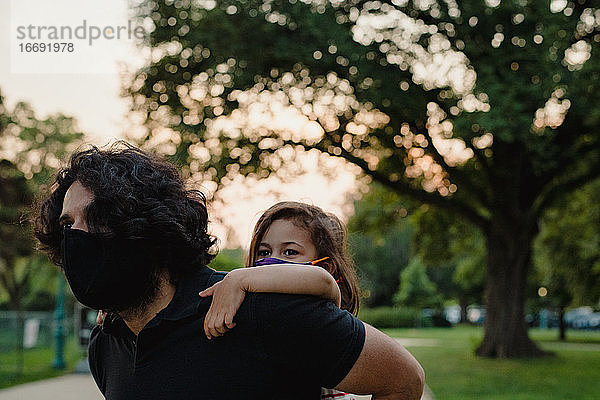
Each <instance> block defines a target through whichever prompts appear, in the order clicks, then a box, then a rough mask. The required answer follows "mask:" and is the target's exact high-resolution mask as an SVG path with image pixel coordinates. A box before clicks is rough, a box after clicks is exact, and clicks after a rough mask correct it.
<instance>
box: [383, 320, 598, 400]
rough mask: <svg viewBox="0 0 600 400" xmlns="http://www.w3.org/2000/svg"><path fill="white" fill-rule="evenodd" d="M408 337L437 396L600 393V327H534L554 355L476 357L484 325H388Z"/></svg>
mask: <svg viewBox="0 0 600 400" xmlns="http://www.w3.org/2000/svg"><path fill="white" fill-rule="evenodd" d="M385 332H386V333H387V334H388V335H390V336H392V337H396V338H401V339H405V340H406V347H407V348H408V349H409V350H410V352H411V353H412V354H413V355H414V356H415V357H416V358H417V359H418V360H419V361H420V362H421V365H422V366H423V368H424V369H425V373H426V375H427V378H426V380H427V385H428V386H429V387H430V388H431V390H432V391H433V393H434V395H435V397H436V399H439V400H453V399H457V400H458V399H494V400H504V399H506V400H508V399H510V400H554V399H569V400H571V399H581V400H582V399H590V400H591V399H594V400H596V399H600V332H598V331H597V332H589V331H583V332H581V331H567V342H565V343H561V342H559V341H558V340H557V337H558V331H557V330H555V329H552V330H539V329H532V330H531V331H530V335H531V337H532V338H533V339H534V340H535V341H536V342H537V343H538V344H539V345H540V346H541V347H542V348H543V349H546V350H551V351H553V352H555V356H553V357H544V358H539V359H518V360H491V359H482V358H478V357H475V355H474V349H475V347H476V346H477V344H478V343H479V341H480V340H481V338H482V337H483V329H482V328H479V327H469V326H458V327H454V328H447V329H445V328H429V329H388V330H385Z"/></svg>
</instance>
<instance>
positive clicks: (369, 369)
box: [35, 143, 424, 400]
mask: <svg viewBox="0 0 600 400" xmlns="http://www.w3.org/2000/svg"><path fill="white" fill-rule="evenodd" d="M207 224H208V215H207V211H206V206H205V199H204V197H203V196H202V194H201V193H199V192H197V191H189V190H186V189H185V187H184V184H183V181H182V179H181V178H180V176H179V174H178V171H177V170H176V169H175V168H174V167H173V166H172V165H171V164H169V163H167V162H165V161H164V160H161V159H159V158H157V157H154V156H151V155H149V154H146V153H144V152H142V151H141V150H139V149H136V148H134V147H132V146H130V145H127V144H126V143H118V144H116V145H114V146H112V147H110V148H107V149H98V148H96V147H91V148H89V149H87V150H83V151H79V152H76V153H75V154H74V155H73V156H72V157H71V161H70V165H69V166H68V167H67V168H65V169H63V170H61V171H60V172H59V174H58V176H57V179H56V184H55V185H54V187H53V191H52V193H51V194H50V195H49V197H48V198H47V199H46V200H45V201H44V202H43V203H42V204H41V206H40V209H39V213H38V216H37V220H36V223H35V234H36V237H37V238H38V239H39V240H40V242H41V247H42V249H43V250H44V251H46V252H47V253H48V254H49V256H50V258H51V259H52V260H53V262H55V263H56V264H57V265H59V266H61V267H62V269H63V271H64V273H65V275H66V277H67V280H68V282H69V284H70V286H71V288H72V290H73V293H74V295H75V296H76V297H77V299H78V300H79V301H80V302H81V303H83V304H84V305H86V306H88V307H91V308H94V309H102V310H109V313H108V315H107V317H106V319H105V321H104V323H103V325H102V327H100V326H97V327H96V328H95V329H94V330H93V332H92V336H91V340H90V348H89V360H90V367H91V370H92V374H93V376H94V379H95V380H96V383H97V384H98V387H99V388H100V390H101V392H102V393H103V394H104V396H105V397H106V398H107V399H109V400H112V399H165V398H177V399H196V398H198V399H234V398H235V399H239V398H245V399H311V398H312V399H318V398H319V395H320V387H321V386H323V387H335V388H337V389H339V390H344V391H348V392H352V393H372V394H373V395H374V397H375V398H376V399H418V398H420V395H421V393H422V389H423V384H424V374H423V370H422V368H421V366H420V365H419V363H418V362H417V361H416V360H415V359H414V358H413V357H412V356H411V355H410V354H409V353H408V352H407V351H406V350H405V349H404V348H403V347H402V346H400V345H399V344H398V343H397V342H396V341H394V340H393V339H391V338H389V337H388V336H386V335H384V334H382V333H381V332H379V331H377V330H376V329H374V328H372V327H370V326H368V325H366V324H363V323H362V322H361V321H359V320H357V319H356V318H354V317H353V316H352V315H351V314H349V313H347V312H345V311H341V310H339V309H338V308H337V307H335V306H334V305H333V304H332V303H330V302H327V301H324V300H319V299H316V298H314V297H310V296H298V295H282V294H264V293H263V294H257V293H249V294H248V295H247V296H246V299H245V301H244V303H243V304H242V306H241V308H240V309H239V311H238V313H237V315H236V328H235V329H234V330H232V331H231V332H229V333H228V334H227V335H225V336H224V337H220V338H214V339H212V340H208V339H207V338H206V337H205V335H204V334H203V323H204V316H205V314H206V312H207V311H208V307H209V306H210V299H206V298H205V299H203V298H200V297H199V296H198V292H199V291H201V290H203V289H205V288H207V287H208V286H210V285H212V284H213V283H215V282H217V281H218V280H219V279H222V278H223V276H224V274H223V273H217V272H215V271H213V270H212V269H210V268H208V267H206V265H207V264H208V262H209V261H210V260H211V258H212V255H211V253H210V249H211V247H212V246H213V245H214V239H213V238H211V236H210V235H209V234H208V233H207Z"/></svg>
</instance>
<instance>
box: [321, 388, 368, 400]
mask: <svg viewBox="0 0 600 400" xmlns="http://www.w3.org/2000/svg"><path fill="white" fill-rule="evenodd" d="M370 398H371V396H362V395H361V396H359V395H356V394H352V393H345V392H340V391H339V390H335V389H326V388H321V400H365V399H370Z"/></svg>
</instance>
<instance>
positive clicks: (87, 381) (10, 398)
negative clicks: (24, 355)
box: [0, 374, 104, 400]
mask: <svg viewBox="0 0 600 400" xmlns="http://www.w3.org/2000/svg"><path fill="white" fill-rule="evenodd" d="M38 399H39V400H41V399H52V400H102V399H104V397H103V396H102V394H101V393H100V391H99V390H98V387H97V386H96V383H95V382H94V379H92V376H91V375H90V374H69V375H63V376H60V377H58V378H52V379H46V380H43V381H37V382H31V383H25V384H23V385H18V386H14V387H11V388H9V389H3V390H0V400H38Z"/></svg>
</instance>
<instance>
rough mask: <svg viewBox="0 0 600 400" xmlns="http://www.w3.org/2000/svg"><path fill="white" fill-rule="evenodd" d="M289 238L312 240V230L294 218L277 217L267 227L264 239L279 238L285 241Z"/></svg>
mask: <svg viewBox="0 0 600 400" xmlns="http://www.w3.org/2000/svg"><path fill="white" fill-rule="evenodd" d="M289 238H297V239H302V240H310V232H309V231H308V229H307V228H306V226H304V225H303V224H301V223H300V222H299V221H295V220H293V219H276V220H275V221H273V222H272V223H271V225H269V227H268V228H267V229H266V231H265V233H264V235H263V237H262V239H263V241H265V240H269V239H279V240H281V241H284V240H285V239H289Z"/></svg>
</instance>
